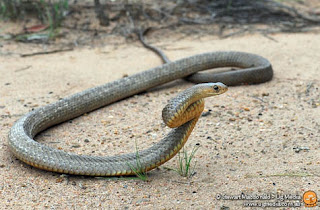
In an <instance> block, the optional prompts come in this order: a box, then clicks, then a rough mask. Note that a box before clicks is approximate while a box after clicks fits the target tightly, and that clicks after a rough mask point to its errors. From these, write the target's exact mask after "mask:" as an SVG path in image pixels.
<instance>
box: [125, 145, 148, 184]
mask: <svg viewBox="0 0 320 210" xmlns="http://www.w3.org/2000/svg"><path fill="white" fill-rule="evenodd" d="M135 148H136V152H135V154H136V165H135V166H133V165H131V164H130V163H129V162H127V164H128V166H129V167H130V169H131V170H132V171H133V172H134V174H135V175H136V176H137V177H138V178H139V179H141V180H142V181H147V180H148V176H147V171H146V170H145V168H144V167H143V166H142V163H141V159H140V154H139V149H138V145H137V142H136V141H135Z"/></svg>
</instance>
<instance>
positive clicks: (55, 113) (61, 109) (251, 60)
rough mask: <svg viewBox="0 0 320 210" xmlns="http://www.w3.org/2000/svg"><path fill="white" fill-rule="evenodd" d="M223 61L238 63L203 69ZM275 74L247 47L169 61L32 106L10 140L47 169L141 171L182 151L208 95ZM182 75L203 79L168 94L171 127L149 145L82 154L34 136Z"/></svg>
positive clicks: (19, 153) (166, 115)
mask: <svg viewBox="0 0 320 210" xmlns="http://www.w3.org/2000/svg"><path fill="white" fill-rule="evenodd" d="M218 67H237V68H238V69H236V70H234V69H231V70H223V71H216V72H212V71H210V72H208V71H207V72H200V71H205V70H210V69H214V68H218ZM272 77H273V69H272V66H271V64H270V62H269V61H268V60H267V59H265V58H264V57H261V56H259V55H256V54H251V53H246V52H238V51H216V52H207V53H202V54H197V55H193V56H190V57H186V58H182V59H179V60H176V61H170V62H169V61H168V62H165V63H164V64H162V65H159V66H156V67H154V68H151V69H148V70H145V71H142V72H139V73H136V74H133V75H131V76H127V77H123V78H120V79H118V80H115V81H112V82H108V83H106V84H103V85H100V86H96V87H92V88H89V89H87V90H83V91H81V92H78V93H75V94H73V95H70V96H67V97H65V98H63V99H60V100H58V101H56V102H54V103H51V104H48V105H45V106H43V107H39V108H37V109H34V110H33V111H30V112H29V113H27V114H25V115H24V116H22V117H21V118H20V119H18V120H17V121H16V122H15V123H14V125H13V126H12V127H11V129H10V131H9V134H8V146H9V148H10V150H11V152H12V153H13V154H14V155H15V156H16V157H17V158H18V159H20V160H21V161H22V162H25V163H27V164H29V165H31V166H34V167H36V168H39V169H42V170H46V171H52V172H57V173H63V174H74V175H87V176H126V175H136V174H137V171H138V172H139V171H140V172H147V171H150V170H152V169H154V168H156V167H159V166H160V165H161V164H163V163H165V162H167V161H168V160H170V159H171V158H172V157H174V156H175V154H177V153H178V152H179V150H180V149H181V148H182V147H183V146H184V144H185V143H186V141H187V139H188V137H189V136H190V134H191V132H192V130H193V128H194V127H195V125H196V123H197V121H198V119H199V117H200V116H201V112H202V111H203V109H204V98H206V97H210V96H215V95H220V94H222V93H224V92H226V91H227V89H228V86H233V85H241V84H258V83H263V82H267V81H269V80H271V79H272ZM181 78H186V79H188V80H190V81H192V82H195V83H199V84H196V85H194V86H192V87H190V88H188V89H186V90H184V91H182V92H181V93H179V94H178V95H177V96H175V97H173V98H172V99H170V100H169V102H168V104H167V105H166V106H165V107H164V109H163V111H162V118H163V120H164V122H165V124H166V125H168V126H169V127H170V128H172V129H171V130H170V131H169V132H168V134H167V135H166V136H165V137H164V138H162V139H161V140H160V141H158V142H157V143H155V144H153V145H152V146H150V147H149V148H147V149H145V150H141V151H138V152H132V153H127V154H120V155H114V156H93V155H78V154H76V153H72V152H67V151H63V150H60V149H56V148H52V147H49V146H47V145H44V144H41V143H39V142H37V141H36V140H35V136H36V135H37V134H39V133H40V132H42V131H44V130H46V129H48V128H50V127H52V126H54V125H57V124H60V123H63V122H66V121H68V120H71V119H73V118H76V117H79V116H81V115H83V114H86V113H88V112H92V111H94V110H96V109H99V108H101V107H105V106H107V105H110V104H112V103H115V102H118V101H120V100H123V99H126V98H128V97H130V96H133V95H136V94H139V93H141V92H145V91H146V90H149V89H151V88H154V87H157V86H160V85H163V84H165V83H168V82H171V81H175V80H178V79H181ZM137 154H138V155H137ZM138 163H139V164H138ZM136 166H139V167H136Z"/></svg>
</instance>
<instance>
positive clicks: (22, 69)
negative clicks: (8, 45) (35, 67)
mask: <svg viewBox="0 0 320 210" xmlns="http://www.w3.org/2000/svg"><path fill="white" fill-rule="evenodd" d="M30 67H31V65H29V66H26V67H23V68H20V69H17V70H15V71H14V72H20V71H24V70H27V69H29V68H30Z"/></svg>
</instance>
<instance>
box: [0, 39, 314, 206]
mask: <svg viewBox="0 0 320 210" xmlns="http://www.w3.org/2000/svg"><path fill="white" fill-rule="evenodd" d="M271 38H272V39H268V38H266V37H264V36H261V35H247V36H244V37H233V38H228V39H223V40H220V39H218V38H214V37H209V36H208V37H202V38H200V39H199V38H197V37H192V36H189V37H187V38H183V39H180V37H171V38H165V39H163V40H156V39H154V40H152V39H151V40H150V41H151V42H153V43H154V44H156V45H157V46H158V47H160V48H162V49H164V51H165V52H166V53H167V55H168V56H169V57H170V58H171V59H173V60H174V59H179V58H182V57H185V56H189V55H194V54H197V53H202V52H207V51H216V50H238V51H246V52H251V53H257V54H259V55H262V56H264V57H266V58H268V59H269V60H270V61H271V63H272V65H273V68H274V72H275V75H274V79H273V80H272V81H271V82H268V83H265V84H260V85H251V86H239V87H231V88H230V89H229V91H228V92H227V93H226V94H223V95H221V96H217V97H212V98H208V99H207V100H206V109H211V110H212V111H211V114H210V115H208V116H206V117H202V118H201V119H200V121H199V122H198V124H197V126H196V128H195V130H194V132H193V134H192V135H191V137H190V139H189V141H188V142H187V146H186V149H187V150H191V149H192V148H193V146H194V145H195V144H196V143H199V144H200V145H201V147H200V149H199V150H198V152H197V153H196V157H195V160H196V162H197V165H196V168H195V171H196V174H195V175H194V176H193V177H192V178H190V179H186V178H184V177H181V176H180V175H179V174H177V173H176V172H175V171H172V170H168V169H166V168H165V167H169V168H176V166H177V157H175V158H173V159H172V160H170V161H169V162H167V163H165V164H164V165H163V166H161V167H160V168H159V169H156V170H153V171H151V172H150V173H149V174H148V181H147V182H144V181H141V180H138V179H131V178H123V179H116V178H112V179H106V178H93V177H89V178H88V177H82V176H63V175H61V174H57V173H51V172H46V171H42V170H38V169H36V168H33V167H31V166H28V165H26V164H24V163H22V162H20V161H19V160H17V159H16V158H15V157H14V156H13V154H12V153H11V152H10V151H9V149H8V145H7V135H8V132H9V129H10V127H11V126H12V125H13V123H14V122H15V121H16V120H17V119H18V118H19V117H21V116H22V115H23V114H25V113H27V112H28V111H30V110H31V109H33V108H36V107H39V106H42V105H45V104H48V103H51V102H54V101H56V100H58V99H59V98H62V97H65V96H67V95H70V94H73V93H76V92H79V91H82V90H84V89H86V88H90V87H93V86H96V85H99V84H104V83H106V82H109V81H112V80H115V79H118V78H121V77H122V76H123V75H125V74H128V75H131V74H133V73H135V72H140V71H143V70H146V69H148V68H151V67H154V66H157V65H160V64H161V61H160V59H159V58H158V57H157V56H155V55H154V54H153V53H151V52H149V51H148V50H146V49H145V48H143V47H142V46H141V44H140V43H138V42H135V43H131V44H122V45H117V46H115V45H107V46H105V47H100V48H99V47H97V48H94V49H92V48H82V49H76V50H74V51H71V52H63V53H57V54H51V55H41V56H32V57H25V58H22V57H19V56H17V55H15V54H12V55H10V54H6V52H5V51H6V50H8V49H9V48H6V46H3V47H2V48H0V49H1V54H2V56H1V57H0V75H1V76H0V87H1V89H0V126H1V130H0V140H1V141H0V151H1V152H0V201H1V202H0V209H34V208H35V209H43V208H48V209H95V208H97V209H108V208H114V209H134V208H141V209H146V208H150V207H156V208H159V209H173V208H174V209H175V208H177V209H184V208H192V209H203V208H212V209H228V207H229V208H230V209H241V208H245V207H244V205H246V203H248V202H255V203H259V202H260V203H264V202H269V203H272V202H273V203H275V202H278V203H279V202H282V205H285V202H296V203H298V204H299V200H284V201H282V200H281V199H280V196H281V195H285V194H289V195H298V197H299V196H300V197H301V196H302V195H303V193H304V192H305V191H307V190H313V191H315V192H316V193H318V196H320V178H319V174H320V161H319V160H320V153H319V150H320V148H319V147H320V130H319V125H320V120H319V119H320V108H319V107H320V99H319V98H320V97H319V96H320V92H319V86H320V81H319V72H320V66H319V51H320V38H319V35H318V34H313V33H308V34H278V35H272V36H271ZM11 49H12V48H11ZM15 50H16V51H17V50H18V48H17V49H15ZM191 85H192V84H191V83H188V82H185V81H183V80H179V81H176V82H173V83H171V84H169V85H165V86H163V87H161V88H156V89H154V90H150V91H148V92H147V93H143V94H140V95H137V96H134V97H131V98H129V99H126V100H123V101H121V102H118V103H116V104H113V105H111V106H108V107H105V108H102V109H99V110H97V111H95V112H92V113H89V114H87V115H85V116H82V117H79V118H77V119H74V120H72V121H69V122H67V123H64V124H62V125H59V126H56V127H54V128H52V129H49V130H47V131H45V132H43V133H42V134H40V135H39V136H38V137H37V140H38V141H40V142H42V143H44V144H47V145H50V146H52V147H55V148H60V149H64V150H66V151H73V152H76V153H79V154H93V155H111V154H121V153H126V152H128V151H130V152H134V142H135V140H136V142H137V143H138V145H139V149H143V148H146V147H148V146H150V145H152V143H154V142H157V141H158V140H159V139H160V138H161V137H162V136H163V135H165V134H166V133H167V132H168V130H169V129H168V128H165V126H164V125H163V123H162V121H161V110H162V108H163V107H164V105H165V104H166V102H167V100H168V99H170V98H171V97H173V96H174V95H175V94H177V92H178V91H181V90H183V89H185V88H187V87H190V86H191ZM294 148H300V149H302V150H297V149H294ZM304 148H305V149H304ZM164 166H165V167H164ZM241 193H243V194H247V195H251V196H253V195H270V194H272V195H276V194H278V195H279V196H278V197H277V198H274V199H270V200H255V201H251V200H225V198H226V197H223V196H225V195H226V196H228V195H240V194H241ZM219 195H221V196H222V197H221V199H217V198H219ZM301 205H303V204H301ZM251 209H255V208H251ZM282 209H289V208H288V207H283V208H282Z"/></svg>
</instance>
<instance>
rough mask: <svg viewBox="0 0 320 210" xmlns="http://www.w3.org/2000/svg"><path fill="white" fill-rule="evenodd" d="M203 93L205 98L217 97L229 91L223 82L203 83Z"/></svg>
mask: <svg viewBox="0 0 320 210" xmlns="http://www.w3.org/2000/svg"><path fill="white" fill-rule="evenodd" d="M199 85H200V86H202V87H201V88H200V89H201V92H202V96H203V97H209V96H215V95H220V94H222V93H225V92H226V91H227V90H228V86H226V85H225V84H223V83H221V82H217V83H202V84H199Z"/></svg>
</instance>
